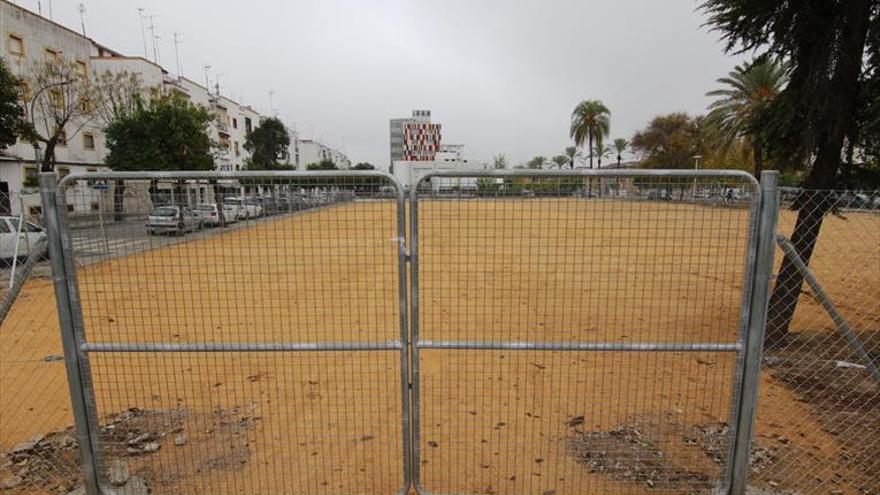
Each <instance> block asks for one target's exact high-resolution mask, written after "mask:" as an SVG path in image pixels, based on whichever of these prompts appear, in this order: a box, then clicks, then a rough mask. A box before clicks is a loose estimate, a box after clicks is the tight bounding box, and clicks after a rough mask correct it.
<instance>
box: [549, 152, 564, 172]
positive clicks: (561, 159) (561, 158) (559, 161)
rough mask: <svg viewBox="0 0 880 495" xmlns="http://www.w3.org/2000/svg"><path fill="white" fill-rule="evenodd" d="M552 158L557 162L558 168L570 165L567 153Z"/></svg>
mask: <svg viewBox="0 0 880 495" xmlns="http://www.w3.org/2000/svg"><path fill="white" fill-rule="evenodd" d="M550 160H551V161H553V163H555V164H556V168H558V169H562V167H564V166H566V165H568V157H567V156H565V155H556V156H554V157H553V158H551V159H550Z"/></svg>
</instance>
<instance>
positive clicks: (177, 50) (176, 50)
mask: <svg viewBox="0 0 880 495" xmlns="http://www.w3.org/2000/svg"><path fill="white" fill-rule="evenodd" d="M179 46H180V33H174V60H175V61H176V62H177V78H178V79H180V76H181V70H180V48H179Z"/></svg>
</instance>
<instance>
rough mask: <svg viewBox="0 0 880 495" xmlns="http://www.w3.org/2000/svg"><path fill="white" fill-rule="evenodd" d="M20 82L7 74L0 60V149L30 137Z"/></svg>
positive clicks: (9, 73) (4, 64)
mask: <svg viewBox="0 0 880 495" xmlns="http://www.w3.org/2000/svg"><path fill="white" fill-rule="evenodd" d="M21 96H22V95H21V82H20V81H19V80H18V79H17V78H16V77H15V76H13V75H12V73H11V72H9V69H8V68H7V67H6V62H4V61H3V59H2V58H0V149H4V148H7V147H9V146H12V145H13V144H15V142H16V141H17V140H18V138H20V137H26V136H29V135H30V125H29V124H28V123H27V121H26V120H25V118H24V115H25V114H24V108H22V106H21V100H22V98H21Z"/></svg>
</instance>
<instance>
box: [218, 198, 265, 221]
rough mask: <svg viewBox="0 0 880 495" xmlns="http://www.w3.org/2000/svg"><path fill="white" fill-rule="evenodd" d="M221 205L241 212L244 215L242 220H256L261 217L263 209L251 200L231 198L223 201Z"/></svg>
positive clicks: (255, 201) (258, 203)
mask: <svg viewBox="0 0 880 495" xmlns="http://www.w3.org/2000/svg"><path fill="white" fill-rule="evenodd" d="M223 204H224V205H229V206H234V207H236V208H239V209H240V210H243V211H244V213H245V216H244V218H257V217H260V216H262V215H263V207H262V206H261V205H260V202H259V201H257V200H255V199H252V198H240V197H237V196H233V197H229V198H226V199H224V200H223Z"/></svg>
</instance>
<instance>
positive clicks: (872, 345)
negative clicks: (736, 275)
mask: <svg viewBox="0 0 880 495" xmlns="http://www.w3.org/2000/svg"><path fill="white" fill-rule="evenodd" d="M783 201H784V203H785V206H786V207H785V208H783V210H782V211H781V212H780V217H779V234H780V235H781V236H782V237H783V239H781V241H782V242H781V244H780V250H779V253H778V254H777V265H776V272H777V273H778V280H777V282H776V284H783V286H784V284H785V282H786V281H795V277H797V279H798V280H799V279H801V278H802V277H803V276H804V272H803V271H802V270H800V269H797V270H794V271H792V270H783V269H782V266H781V265H782V263H783V259H784V257H785V255H786V254H787V253H786V251H784V250H783V248H786V249H788V250H789V251H790V250H791V249H792V248H794V245H793V244H792V243H791V241H794V244H801V245H800V249H798V251H800V252H801V253H802V255H803V256H804V258H805V259H804V260H803V261H805V262H806V265H807V267H808V270H809V272H810V274H811V275H812V276H813V277H814V278H815V280H814V281H815V282H818V285H813V284H810V283H808V282H807V281H804V282H802V283H801V282H798V283H795V284H794V286H795V287H797V289H799V290H800V292H799V293H792V295H793V297H789V298H785V297H771V303H772V304H774V305H775V307H773V308H771V315H772V314H774V313H775V314H780V315H783V316H784V315H787V314H788V312H786V311H785V310H787V309H788V310H793V312H791V313H790V317H791V324H790V326H789V328H788V330H789V331H788V333H787V334H785V335H784V339H783V341H782V342H780V343H778V344H777V345H772V346H769V347H768V348H767V349H766V350H765V359H764V367H763V380H762V384H761V387H762V388H761V396H760V399H759V402H758V415H757V430H756V435H755V438H754V441H753V451H754V455H753V459H752V471H751V478H750V482H751V484H752V485H753V486H755V487H757V488H761V489H766V490H772V491H774V492H778V493H798V494H803V495H819V494H829V493H832V494H868V493H880V456H878V455H877V452H878V448H880V383H878V381H877V380H876V379H875V378H874V377H872V373H871V366H872V365H873V366H874V367H875V368H876V367H877V366H880V193H877V192H861V191H815V190H797V189H793V190H784V191H783ZM798 215H802V216H803V217H804V218H805V219H807V220H808V221H807V222H806V223H805V225H806V226H807V227H808V228H810V229H817V230H818V239H817V242H816V244H815V247H814V249H812V252H811V253H810V255H809V256H807V255H806V254H805V253H804V251H803V246H804V245H803V244H802V243H803V242H804V241H803V236H800V237H798V236H796V235H795V233H794V229H795V224H796V221H797V218H798ZM799 239H800V240H799ZM817 289H819V290H817ZM829 303H830V304H831V307H832V309H833V312H834V313H835V314H836V318H837V321H835V319H834V318H832V316H831V314H829V311H828V307H827V306H828V304H829Z"/></svg>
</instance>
